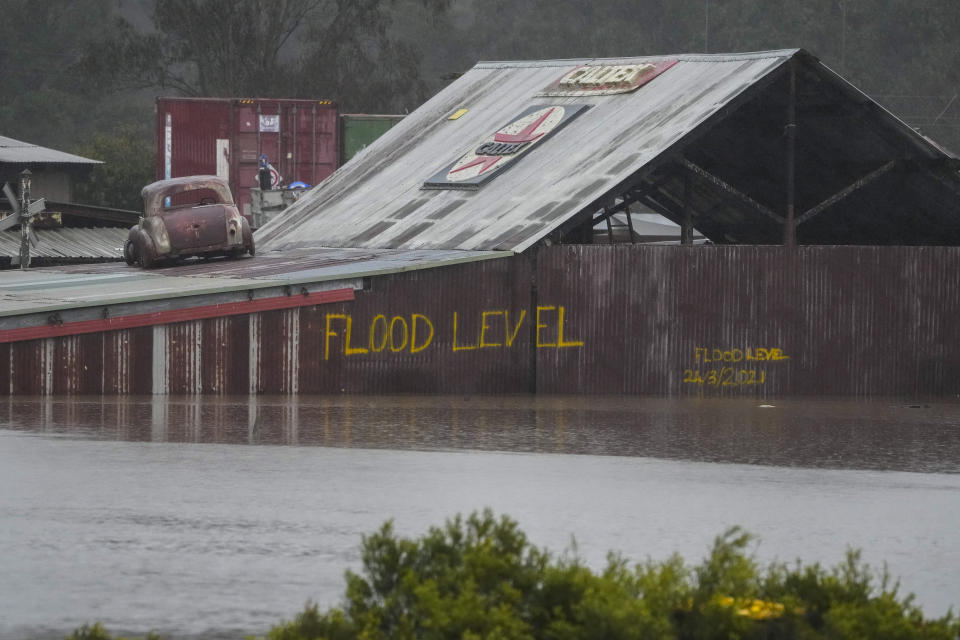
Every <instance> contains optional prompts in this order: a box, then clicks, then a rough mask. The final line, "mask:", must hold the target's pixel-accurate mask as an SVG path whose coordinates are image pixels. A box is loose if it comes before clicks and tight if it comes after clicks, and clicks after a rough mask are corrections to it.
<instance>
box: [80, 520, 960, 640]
mask: <svg viewBox="0 0 960 640" xmlns="http://www.w3.org/2000/svg"><path fill="white" fill-rule="evenodd" d="M750 540H751V538H750V536H749V535H748V534H746V533H744V532H743V531H741V530H740V529H738V528H733V529H730V530H729V531H727V532H725V533H724V534H723V535H721V536H719V537H718V538H717V539H716V540H715V541H714V544H713V548H712V549H711V550H710V553H709V555H708V556H707V557H706V558H705V559H704V560H703V561H702V562H701V563H700V564H699V565H694V566H688V565H687V564H686V563H685V562H684V561H683V560H682V559H681V558H680V557H679V556H676V555H674V556H673V557H671V558H669V559H667V560H665V561H660V562H653V561H647V562H643V563H640V564H636V565H631V564H629V563H628V562H627V561H626V560H624V559H623V558H622V557H620V556H617V555H611V556H610V557H609V559H608V562H607V566H606V568H605V569H604V570H603V571H602V572H599V573H594V572H593V571H591V570H590V569H589V568H587V567H585V566H584V565H583V564H582V562H581V561H580V560H579V559H578V558H577V557H576V556H575V555H571V554H567V555H563V556H557V557H554V556H552V555H551V554H550V553H548V552H547V551H545V550H542V549H539V548H537V547H535V546H533V545H531V544H530V543H529V541H528V540H527V537H526V536H525V535H524V533H523V532H522V531H520V529H519V528H518V526H517V523H516V522H514V521H513V520H511V519H510V518H508V517H505V516H504V517H500V518H496V517H495V516H494V515H493V513H492V512H490V511H489V510H487V511H484V512H483V513H474V514H472V515H470V516H468V517H467V518H462V517H460V516H457V517H456V518H454V519H452V520H449V521H448V522H447V523H446V524H445V525H444V526H443V527H433V528H431V529H430V530H429V531H428V532H427V533H426V534H425V535H423V536H422V537H420V538H417V539H409V538H403V537H399V536H397V534H396V533H395V531H394V529H393V525H392V523H390V522H387V523H386V524H384V525H383V526H382V527H381V528H380V530H379V531H377V532H376V533H374V534H372V535H370V536H364V538H363V545H362V570H361V571H360V573H354V572H352V571H348V572H347V574H346V581H347V586H346V593H345V596H344V600H343V603H342V605H341V606H340V607H337V608H332V609H330V610H328V611H325V612H321V611H320V610H319V608H318V607H317V606H316V605H315V604H308V605H307V606H306V608H305V609H304V610H303V611H302V612H301V613H300V614H299V615H297V616H296V618H295V619H294V620H292V621H289V622H284V623H282V624H280V625H278V626H276V627H274V628H273V629H271V630H270V632H269V633H268V634H267V640H321V639H322V640H355V639H356V640H388V639H389V640H408V639H409V640H413V639H418V640H441V639H442V640H446V639H451V640H453V639H456V640H620V639H623V640H654V639H670V640H713V639H717V640H721V639H722V640H739V639H743V640H754V639H756V640H761V639H764V640H780V639H784V640H793V639H796V640H818V639H823V640H866V639H878V640H881V639H882V640H921V639H922V640H957V638H958V636H960V621H958V619H957V618H955V617H954V616H953V615H952V614H947V615H946V616H944V617H942V618H939V619H925V618H924V617H923V614H922V612H921V611H920V609H919V608H918V607H916V606H915V605H914V604H913V597H912V596H905V597H901V596H900V595H899V593H898V586H897V584H896V583H895V582H892V581H891V580H890V577H889V576H888V575H887V573H886V572H885V571H883V572H875V571H873V570H871V569H870V567H869V566H867V565H866V564H864V563H863V562H862V560H861V557H860V554H859V553H858V552H854V551H851V552H848V554H847V557H846V560H845V561H844V562H842V563H840V564H839V565H837V566H835V567H833V568H829V569H825V568H823V567H821V566H820V565H818V564H814V565H802V564H800V563H799V562H798V563H796V564H795V565H792V566H788V565H785V564H772V565H770V566H767V567H760V566H759V565H758V564H757V562H756V561H755V560H754V559H753V558H752V556H751V555H749V553H748V551H747V548H748V546H749V543H750ZM68 640H110V636H109V634H107V633H106V632H105V631H104V630H103V628H102V627H100V625H94V626H93V627H83V628H82V629H79V630H77V631H76V632H74V634H73V635H72V636H70V638H69V639H68Z"/></svg>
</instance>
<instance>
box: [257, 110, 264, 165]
mask: <svg viewBox="0 0 960 640" xmlns="http://www.w3.org/2000/svg"><path fill="white" fill-rule="evenodd" d="M261 115H263V106H262V105H261V104H260V103H259V102H257V162H260V156H262V155H263V133H262V132H261V131H260V122H261V119H260V116H261Z"/></svg>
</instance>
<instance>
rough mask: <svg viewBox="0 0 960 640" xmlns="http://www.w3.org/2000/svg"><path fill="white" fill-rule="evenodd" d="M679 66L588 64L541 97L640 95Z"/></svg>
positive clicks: (670, 63)
mask: <svg viewBox="0 0 960 640" xmlns="http://www.w3.org/2000/svg"><path fill="white" fill-rule="evenodd" d="M675 64H677V61H676V60H657V61H654V62H640V63H636V64H603V65H597V64H585V65H581V66H579V67H575V68H573V69H571V70H570V71H568V72H567V73H565V74H564V75H563V77H562V78H560V79H559V80H558V81H556V82H554V83H553V84H551V85H550V86H549V87H547V88H546V89H544V90H543V91H541V92H540V93H539V94H537V95H541V96H605V95H613V94H617V93H629V92H631V91H636V90H637V89H639V88H640V87H642V86H643V85H645V84H647V83H648V82H650V81H651V80H653V79H654V78H656V77H657V76H658V75H660V74H661V73H663V72H664V71H666V70H667V69H669V68H670V67H672V66H673V65H675Z"/></svg>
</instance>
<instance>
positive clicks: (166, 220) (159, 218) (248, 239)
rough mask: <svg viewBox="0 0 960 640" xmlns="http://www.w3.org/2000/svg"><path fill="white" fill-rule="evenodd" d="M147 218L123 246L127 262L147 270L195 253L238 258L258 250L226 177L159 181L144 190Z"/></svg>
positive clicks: (142, 220)
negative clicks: (224, 178)
mask: <svg viewBox="0 0 960 640" xmlns="http://www.w3.org/2000/svg"><path fill="white" fill-rule="evenodd" d="M141 195H142V196H143V216H142V217H141V218H140V222H139V223H138V224H137V225H136V226H134V227H131V229H130V231H129V233H128V234H127V241H126V243H125V244H124V247H123V257H124V259H125V260H126V262H127V264H129V265H134V264H139V265H140V266H142V267H144V268H148V269H149V268H150V267H153V266H156V265H157V264H158V263H161V262H171V261H176V260H178V259H180V258H186V257H190V256H201V257H205V258H209V257H213V256H222V255H226V256H230V257H234V258H238V257H240V256H242V255H244V254H245V253H249V254H250V255H251V256H252V255H254V253H255V248H254V243H253V232H252V231H251V229H250V225H249V223H248V222H247V220H246V219H244V218H243V216H241V215H240V212H239V210H238V209H237V205H236V204H235V203H234V201H233V195H232V194H231V193H230V187H229V185H228V184H227V182H226V180H223V179H222V178H218V177H217V176H187V177H183V178H173V179H170V180H159V181H157V182H154V183H152V184H148V185H147V186H145V187H144V188H143V191H141Z"/></svg>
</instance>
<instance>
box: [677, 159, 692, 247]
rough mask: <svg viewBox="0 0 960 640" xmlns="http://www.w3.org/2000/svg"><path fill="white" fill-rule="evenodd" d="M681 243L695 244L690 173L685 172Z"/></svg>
mask: <svg viewBox="0 0 960 640" xmlns="http://www.w3.org/2000/svg"><path fill="white" fill-rule="evenodd" d="M680 244H693V212H692V211H691V207H690V173H689V172H685V173H684V174H683V224H681V225H680Z"/></svg>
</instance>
